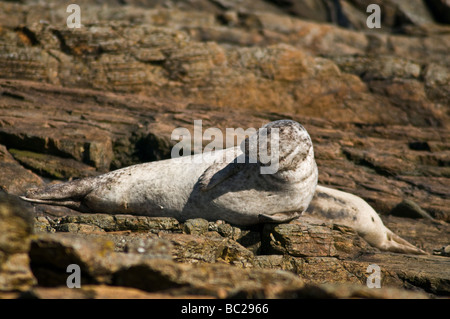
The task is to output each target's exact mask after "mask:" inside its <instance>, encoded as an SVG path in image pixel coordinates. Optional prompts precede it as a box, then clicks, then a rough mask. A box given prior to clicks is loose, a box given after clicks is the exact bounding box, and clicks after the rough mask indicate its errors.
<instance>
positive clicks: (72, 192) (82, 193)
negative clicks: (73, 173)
mask: <svg viewBox="0 0 450 319" xmlns="http://www.w3.org/2000/svg"><path fill="white" fill-rule="evenodd" d="M93 187H94V183H93V181H92V179H91V178H84V179H79V180H75V181H72V182H67V183H62V184H55V185H50V186H47V187H44V188H34V189H30V190H29V191H28V192H27V193H26V195H25V196H20V198H21V199H22V200H24V201H27V202H31V203H36V204H45V205H56V206H66V207H69V208H73V209H77V210H82V208H83V205H82V200H83V198H84V197H86V195H88V194H89V193H90V192H91V191H92V189H93Z"/></svg>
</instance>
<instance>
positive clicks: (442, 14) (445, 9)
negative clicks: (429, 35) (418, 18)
mask: <svg viewBox="0 0 450 319" xmlns="http://www.w3.org/2000/svg"><path fill="white" fill-rule="evenodd" d="M427 5H428V6H429V7H430V9H431V12H432V13H433V15H434V16H435V17H436V20H437V21H439V22H441V23H446V24H450V4H449V3H448V1H447V0H430V1H427Z"/></svg>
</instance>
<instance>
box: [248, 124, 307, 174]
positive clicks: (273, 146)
mask: <svg viewBox="0 0 450 319" xmlns="http://www.w3.org/2000/svg"><path fill="white" fill-rule="evenodd" d="M241 150H242V151H243V152H244V154H245V155H246V156H247V157H248V158H249V160H250V162H254V163H255V162H259V163H261V164H262V165H263V166H266V167H272V168H276V171H284V170H295V169H296V168H297V167H298V166H299V165H300V164H301V163H302V162H304V161H305V160H306V159H307V157H312V158H314V153H313V146H312V141H311V138H310V136H309V134H308V132H307V131H306V129H305V128H304V127H303V126H302V125H300V124H299V123H297V122H295V121H292V120H279V121H274V122H270V123H268V124H266V125H264V126H263V127H262V128H260V129H259V130H258V132H257V133H256V134H254V135H252V136H250V137H249V138H247V139H245V140H244V141H243V142H242V143H241ZM276 171H273V169H272V170H269V171H268V173H270V172H271V173H275V172H276Z"/></svg>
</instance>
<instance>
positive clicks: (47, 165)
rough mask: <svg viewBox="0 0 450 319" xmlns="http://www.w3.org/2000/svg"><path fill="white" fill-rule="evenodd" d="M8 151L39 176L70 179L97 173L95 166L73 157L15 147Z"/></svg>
mask: <svg viewBox="0 0 450 319" xmlns="http://www.w3.org/2000/svg"><path fill="white" fill-rule="evenodd" d="M9 152H10V153H11V155H12V156H13V157H14V158H15V159H16V160H17V161H18V162H19V163H21V164H22V165H23V166H25V167H29V168H31V169H32V170H33V171H34V172H36V173H37V174H39V175H40V176H44V177H50V178H54V179H70V178H74V177H75V178H82V177H88V176H95V175H98V173H96V170H95V168H93V167H91V166H88V165H85V164H82V163H80V162H78V161H76V160H74V159H66V158H60V157H56V156H52V155H47V154H39V153H33V152H29V151H20V150H15V149H10V150H9Z"/></svg>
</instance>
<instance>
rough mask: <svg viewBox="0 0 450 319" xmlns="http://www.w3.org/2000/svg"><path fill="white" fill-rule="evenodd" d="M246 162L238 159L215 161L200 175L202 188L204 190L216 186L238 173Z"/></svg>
mask: <svg viewBox="0 0 450 319" xmlns="http://www.w3.org/2000/svg"><path fill="white" fill-rule="evenodd" d="M243 165H244V164H242V163H238V162H237V161H236V160H235V161H233V162H231V163H214V164H212V165H211V166H210V167H208V168H207V169H206V170H205V172H204V173H203V174H202V176H200V179H199V184H200V189H201V190H202V191H204V192H206V191H208V190H210V189H212V188H214V187H215V186H217V185H219V184H220V183H222V182H224V181H225V180H226V179H228V178H230V177H231V176H233V175H235V174H237V173H238V172H239V171H240V170H241V169H243V168H244V166H243Z"/></svg>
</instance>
